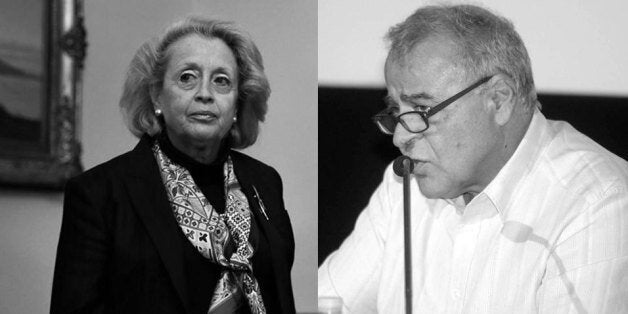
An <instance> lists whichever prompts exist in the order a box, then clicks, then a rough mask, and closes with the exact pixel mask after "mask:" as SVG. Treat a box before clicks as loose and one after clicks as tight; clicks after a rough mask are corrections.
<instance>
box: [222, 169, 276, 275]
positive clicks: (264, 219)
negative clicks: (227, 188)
mask: <svg viewBox="0 0 628 314" xmlns="http://www.w3.org/2000/svg"><path fill="white" fill-rule="evenodd" d="M233 162H234V171H235V174H236V177H237V178H238V182H239V183H240V186H241V188H242V192H244V195H246V198H247V201H248V202H249V207H250V209H251V212H252V213H253V216H254V217H255V221H256V223H257V225H258V226H259V229H260V232H262V233H263V234H264V235H265V236H266V238H267V239H268V242H269V244H270V245H269V248H270V251H271V256H272V258H273V266H274V267H273V268H274V269H275V275H277V267H283V262H282V261H283V259H282V258H280V256H281V253H282V252H281V251H280V250H281V249H283V248H284V245H283V244H284V243H285V240H284V239H283V237H282V236H281V235H280V233H279V232H278V230H277V228H276V227H275V226H274V224H273V223H274V221H273V220H272V217H271V213H270V212H269V210H272V209H269V208H265V206H266V205H264V200H263V197H264V195H263V194H262V193H261V188H260V187H256V186H255V182H256V181H255V179H254V177H255V173H254V172H255V171H254V170H252V169H243V168H244V167H242V164H240V163H239V159H238V158H234V159H233ZM255 264H256V259H255V255H254V256H253V269H255ZM279 265H282V266H279Z"/></svg>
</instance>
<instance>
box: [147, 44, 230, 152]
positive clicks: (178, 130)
mask: <svg viewBox="0 0 628 314" xmlns="http://www.w3.org/2000/svg"><path fill="white" fill-rule="evenodd" d="M166 53H167V55H168V63H167V65H166V72H165V74H164V79H163V85H162V86H161V88H160V89H159V88H158V89H157V90H156V91H155V93H151V96H152V98H153V103H154V105H155V109H161V111H162V113H163V118H164V120H165V122H166V129H167V131H168V135H169V138H170V140H171V141H173V144H175V146H179V145H182V146H183V147H189V145H193V146H203V145H209V144H211V143H219V142H220V140H222V139H223V138H224V137H225V135H226V134H227V133H228V132H229V129H230V128H231V125H232V124H233V117H234V116H235V115H236V99H237V95H238V68H237V63H236V59H235V56H234V55H233V52H232V51H231V49H230V48H229V47H228V46H227V45H226V44H225V42H224V41H222V40H221V39H218V38H211V39H210V38H206V37H202V36H200V35H196V34H193V35H188V36H185V37H183V38H181V39H179V40H177V41H176V42H174V43H172V44H171V45H170V47H168V49H167V51H166ZM179 147H181V146H179Z"/></svg>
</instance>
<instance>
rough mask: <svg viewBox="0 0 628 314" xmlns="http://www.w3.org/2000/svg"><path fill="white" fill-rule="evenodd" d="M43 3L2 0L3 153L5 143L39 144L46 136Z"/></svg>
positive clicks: (0, 113) (0, 125) (0, 136)
mask: <svg viewBox="0 0 628 314" xmlns="http://www.w3.org/2000/svg"><path fill="white" fill-rule="evenodd" d="M43 3H45V2H44V1H37V0H28V1H7V0H0V30H1V31H0V153H2V146H5V147H6V145H2V143H15V142H18V143H19V142H38V141H39V140H40V139H41V137H42V136H43V134H42V123H43V119H44V116H45V112H44V108H45V107H44V106H45V104H44V101H45V100H44V95H45V94H44V93H45V83H46V81H45V73H46V72H45V70H46V62H45V61H46V60H45V58H46V55H45V49H44V47H43V46H44V44H43V43H44V35H45V34H44V33H43V32H44V29H43V20H44V13H45V12H44V5H43Z"/></svg>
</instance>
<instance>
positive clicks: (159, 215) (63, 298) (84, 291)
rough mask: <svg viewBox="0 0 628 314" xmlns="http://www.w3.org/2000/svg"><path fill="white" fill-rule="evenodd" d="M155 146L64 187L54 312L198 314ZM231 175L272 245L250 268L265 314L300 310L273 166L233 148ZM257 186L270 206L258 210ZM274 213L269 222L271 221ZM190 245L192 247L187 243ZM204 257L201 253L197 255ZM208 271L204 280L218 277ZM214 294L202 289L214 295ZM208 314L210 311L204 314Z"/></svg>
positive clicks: (145, 144)
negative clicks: (155, 154) (293, 292)
mask: <svg viewBox="0 0 628 314" xmlns="http://www.w3.org/2000/svg"><path fill="white" fill-rule="evenodd" d="M150 145H151V139H150V138H149V137H146V136H145V137H144V138H142V139H141V140H140V142H139V144H138V145H137V146H136V147H135V149H133V150H132V151H130V152H128V153H126V154H123V155H121V156H118V157H116V158H114V159H112V160H110V161H108V162H106V163H104V164H102V165H99V166H97V167H95V168H93V169H91V170H89V171H87V172H85V173H83V174H81V175H79V176H78V177H76V178H73V179H71V180H70V181H69V182H68V183H67V185H66V190H65V200H64V209H63V221H62V225H61V235H60V238H59V245H58V248H57V261H56V265H55V272H54V281H53V287H52V300H51V312H52V313H192V312H193V311H192V303H193V298H194V297H197V296H198V295H199V292H198V291H189V290H191V289H189V288H188V287H189V282H190V281H193V280H198V278H194V276H190V274H189V272H186V269H187V268H186V267H187V266H188V265H190V263H194V261H193V260H192V259H191V258H190V257H189V256H190V254H189V253H186V251H185V245H182V243H184V242H181V241H186V239H185V237H184V236H182V235H183V233H182V232H181V229H180V228H179V226H178V224H177V223H176V221H175V219H174V215H173V213H172V210H171V207H170V204H169V202H168V197H167V195H166V191H165V188H164V185H163V183H162V180H161V177H160V173H159V169H158V166H157V162H156V161H155V159H154V157H153V153H152V151H151V146H150ZM231 157H232V160H233V163H234V168H235V173H236V176H237V178H238V181H239V182H240V185H241V186H242V191H243V192H244V194H245V195H246V196H247V198H248V201H249V206H250V208H251V212H252V213H253V215H254V219H255V220H256V222H257V225H258V227H259V231H260V235H261V236H264V237H265V239H266V240H267V243H268V245H267V246H266V249H265V250H264V252H260V254H265V255H266V256H265V258H266V261H268V259H269V258H270V260H272V265H268V263H267V262H265V263H262V262H261V261H260V259H261V258H257V259H256V257H258V255H259V254H258V252H256V254H255V255H254V256H253V269H254V272H255V276H256V278H257V280H258V282H259V284H260V289H261V291H262V297H263V299H264V303H265V305H266V308H267V312H268V313H269V314H274V313H295V306H294V298H293V294H292V284H291V279H290V270H291V268H292V263H293V261H294V237H293V233H292V228H291V226H290V220H289V217H288V213H287V212H286V210H285V207H284V203H283V197H282V189H283V187H282V182H281V178H280V177H279V174H278V173H277V172H276V171H275V170H274V169H273V168H271V167H269V166H267V165H265V164H263V163H261V162H259V161H257V160H255V159H253V158H251V157H248V156H246V155H244V154H242V153H239V152H235V151H232V152H231ZM253 186H254V187H255V188H256V189H257V191H258V194H259V198H261V200H262V203H263V205H264V206H265V212H266V215H264V213H263V212H262V210H261V208H260V205H259V201H258V198H257V197H256V195H255V192H254V191H253ZM266 216H268V219H267V218H266ZM190 247H191V246H190ZM199 256H200V255H199ZM218 277H219V270H218V269H216V270H212V271H211V272H210V273H209V275H208V277H207V278H206V279H204V280H210V281H211V280H213V284H211V286H212V287H213V286H214V285H215V282H217V280H218ZM212 292H213V291H202V292H201V293H202V295H205V296H207V297H208V298H210V297H211V293H212ZM205 311H206V309H205Z"/></svg>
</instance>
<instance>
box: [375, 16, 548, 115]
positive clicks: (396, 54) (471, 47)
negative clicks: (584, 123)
mask: <svg viewBox="0 0 628 314" xmlns="http://www.w3.org/2000/svg"><path fill="white" fill-rule="evenodd" d="M434 36H443V37H445V38H449V39H451V40H452V41H453V43H454V45H456V46H457V47H459V50H460V60H458V61H457V65H460V66H461V67H462V68H463V69H465V72H466V73H465V74H466V76H467V77H468V78H469V79H471V78H479V77H482V76H486V75H492V74H496V73H502V74H505V75H507V76H508V77H510V78H511V79H512V80H513V81H514V84H515V93H516V96H517V98H519V99H520V100H521V102H522V103H523V104H524V106H525V107H526V108H528V109H532V108H534V106H535V105H536V104H537V101H536V90H535V87H534V80H533V78H532V68H531V65H530V58H529V56H528V52H527V51H526V48H525V46H524V44H523V41H522V40H521V38H520V37H519V34H517V32H516V31H515V28H514V26H513V25H512V23H511V22H510V21H509V20H507V19H506V18H503V17H500V16H497V15H495V14H493V13H491V12H490V11H488V10H486V9H484V8H481V7H477V6H473V5H433V6H426V7H423V8H420V9H418V10H417V11H416V12H414V13H413V14H412V15H410V16H409V17H408V18H407V19H406V20H405V21H403V22H402V23H399V24H397V25H395V26H393V27H392V28H390V30H389V31H388V34H387V35H386V39H387V40H388V41H389V42H390V52H389V58H392V60H397V61H398V60H400V59H401V58H403V57H404V56H405V55H407V54H408V53H409V52H410V51H411V50H412V49H413V48H414V47H415V46H416V45H417V44H418V43H420V42H422V41H424V40H426V39H428V38H430V37H434Z"/></svg>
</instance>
